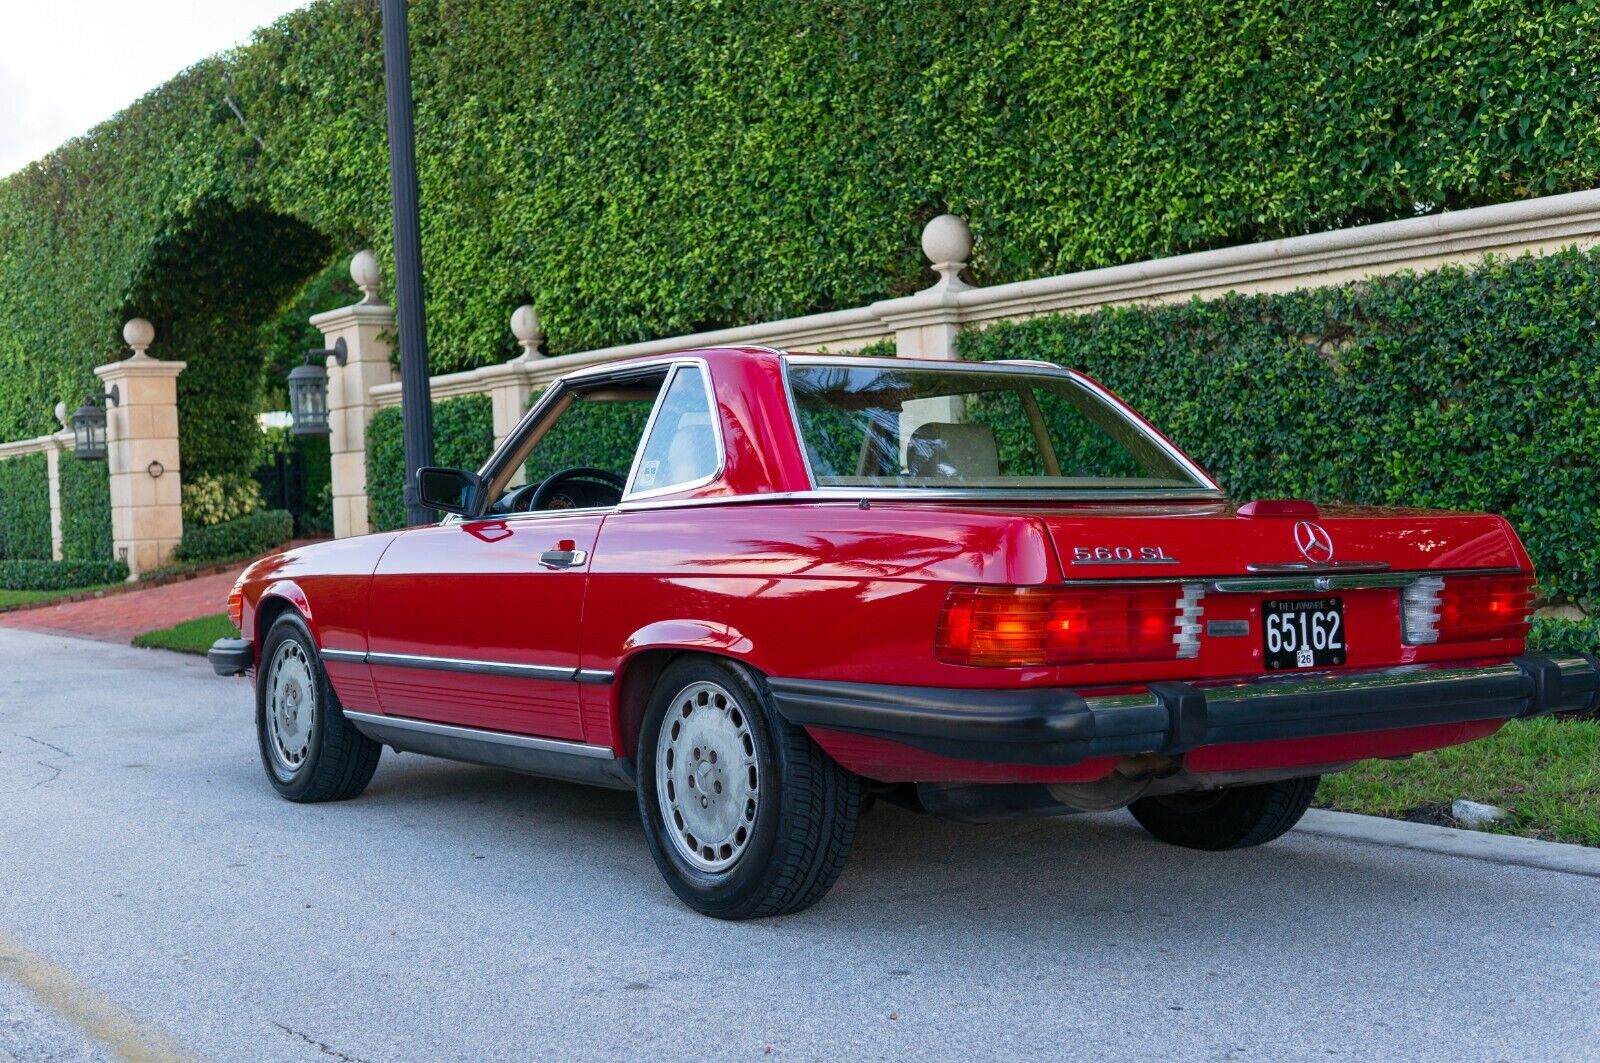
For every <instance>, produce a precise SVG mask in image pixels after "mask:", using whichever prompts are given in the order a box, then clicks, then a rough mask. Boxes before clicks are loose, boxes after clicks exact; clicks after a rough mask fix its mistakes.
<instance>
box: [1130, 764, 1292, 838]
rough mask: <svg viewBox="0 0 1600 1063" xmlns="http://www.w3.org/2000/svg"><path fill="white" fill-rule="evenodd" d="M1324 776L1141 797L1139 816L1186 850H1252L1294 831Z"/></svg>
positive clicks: (1135, 809) (1136, 814) (1151, 828)
mask: <svg viewBox="0 0 1600 1063" xmlns="http://www.w3.org/2000/svg"><path fill="white" fill-rule="evenodd" d="M1321 781H1322V779H1321V776H1317V775H1311V776H1307V777H1306V778H1303V779H1284V780H1282V781H1280V782H1269V783H1258V784H1257V785H1254V786H1225V787H1223V788H1221V789H1219V790H1206V791H1202V792H1200V793H1192V794H1167V795H1165V796H1162V797H1141V798H1140V799H1139V800H1137V801H1135V802H1134V803H1133V804H1131V805H1129V806H1128V811H1129V812H1132V813H1133V818H1134V819H1136V820H1138V821H1139V825H1140V826H1142V827H1143V828H1144V829H1145V830H1147V831H1149V832H1150V833H1151V834H1152V835H1154V836H1155V837H1156V838H1157V839H1159V840H1160V841H1164V842H1166V843H1168V844H1169V845H1181V846H1183V847H1184V848H1185V849H1206V850H1210V851H1212V852H1219V851H1221V850H1223V849H1246V848H1249V847H1250V846H1252V845H1262V844H1265V843H1266V842H1270V841H1272V839H1274V838H1276V837H1278V836H1279V835H1281V834H1283V833H1284V832H1286V831H1288V830H1289V829H1290V828H1291V827H1293V826H1294V825H1295V824H1296V823H1299V822H1300V817H1301V816H1303V815H1305V814H1306V809H1307V808H1310V807H1311V799H1312V798H1313V797H1315V796H1316V795H1317V784H1318V783H1319V782H1321Z"/></svg>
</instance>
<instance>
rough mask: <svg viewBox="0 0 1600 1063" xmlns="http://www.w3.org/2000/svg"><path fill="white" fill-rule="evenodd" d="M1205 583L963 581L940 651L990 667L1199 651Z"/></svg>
mask: <svg viewBox="0 0 1600 1063" xmlns="http://www.w3.org/2000/svg"><path fill="white" fill-rule="evenodd" d="M1200 597H1201V589H1200V587H1199V585H1197V584H1196V585H1188V584H1185V585H1179V584H1174V583H1165V584H1149V585H1140V584H1135V585H1126V586H1116V585H1112V586H1095V587H1060V588H1056V587H957V588H955V589H954V590H952V591H951V592H950V595H949V597H948V598H946V600H945V605H944V612H943V614H942V615H941V616H940V618H939V631H938V635H937V637H936V638H935V640H934V655H935V656H936V657H937V658H938V659H939V660H941V661H944V662H946V663H948V664H972V665H985V666H990V667H1018V666H1021V665H1047V664H1093V663H1099V662H1105V661H1110V662H1116V661H1172V660H1177V659H1179V658H1183V657H1192V656H1194V655H1195V653H1196V652H1197V651H1198V650H1199V645H1200V643H1199V635H1200V613H1201V606H1200Z"/></svg>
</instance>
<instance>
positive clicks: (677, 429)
mask: <svg viewBox="0 0 1600 1063" xmlns="http://www.w3.org/2000/svg"><path fill="white" fill-rule="evenodd" d="M719 458H720V451H719V448H718V443H717V429H716V425H715V424H713V422H712V409H711V397H710V392H709V390H708V388H707V386H706V379H705V374H704V373H703V372H702V371H701V369H700V367H699V366H694V365H682V366H679V367H678V368H677V369H676V370H675V371H674V372H673V374H672V379H671V380H670V381H668V383H667V387H666V390H665V391H664V392H663V393H662V396H661V403H660V405H659V406H658V407H657V408H656V413H655V419H654V420H653V421H652V422H651V423H650V429H649V434H648V435H647V436H646V437H645V441H644V449H643V450H642V451H641V452H640V454H639V463H638V465H637V466H636V467H635V469H634V471H633V480H632V482H631V483H629V484H628V491H627V493H628V494H629V495H640V494H653V493H656V492H663V491H669V490H682V489H683V488H685V487H689V486H692V485H696V484H699V483H703V482H705V481H707V480H709V479H711V478H712V477H713V476H715V475H716V474H717V467H718V465H719V464H720V461H719Z"/></svg>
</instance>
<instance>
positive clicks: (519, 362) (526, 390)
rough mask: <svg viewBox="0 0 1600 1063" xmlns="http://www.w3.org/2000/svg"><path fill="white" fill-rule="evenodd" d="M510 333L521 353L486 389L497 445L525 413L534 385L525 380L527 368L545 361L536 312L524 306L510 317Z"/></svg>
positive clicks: (542, 327)
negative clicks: (490, 403)
mask: <svg viewBox="0 0 1600 1063" xmlns="http://www.w3.org/2000/svg"><path fill="white" fill-rule="evenodd" d="M511 334H512V335H513V336H515V337H516V338H517V342H518V343H519V344H521V345H522V353H521V354H520V355H518V356H517V357H516V358H513V359H512V360H511V361H510V362H507V363H506V364H505V366H504V367H503V368H504V369H505V372H504V374H497V375H496V378H495V382H494V386H493V387H492V388H490V389H489V397H490V400H491V401H492V402H493V403H494V444H495V446H499V445H500V443H501V441H502V440H504V439H505V437H506V436H508V435H510V434H511V430H512V429H513V428H515V427H517V422H518V421H521V420H522V415H523V414H524V413H527V412H528V400H529V398H531V397H532V395H533V383H532V381H531V380H530V379H529V377H528V371H527V370H528V366H530V365H532V364H533V363H534V362H540V361H543V360H544V357H545V356H544V355H542V354H540V353H539V345H540V344H542V343H543V342H544V325H543V323H542V322H540V320H539V313H538V311H536V310H534V308H533V307H531V306H529V305H528V304H526V303H524V304H523V305H522V306H519V307H517V309H516V312H514V313H513V314H512V315H511Z"/></svg>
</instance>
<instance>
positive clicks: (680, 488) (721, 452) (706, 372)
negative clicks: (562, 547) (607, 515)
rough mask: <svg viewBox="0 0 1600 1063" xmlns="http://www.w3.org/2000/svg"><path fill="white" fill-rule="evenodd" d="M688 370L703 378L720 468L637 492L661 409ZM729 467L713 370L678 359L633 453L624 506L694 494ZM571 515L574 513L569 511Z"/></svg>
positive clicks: (700, 362)
mask: <svg viewBox="0 0 1600 1063" xmlns="http://www.w3.org/2000/svg"><path fill="white" fill-rule="evenodd" d="M685 370H693V371H694V372H697V373H699V374H700V384H701V386H702V388H703V389H704V393H705V398H706V416H707V417H708V418H709V419H710V422H711V434H712V437H713V438H715V440H716V443H717V464H716V467H715V468H713V469H712V470H711V472H709V473H707V474H706V475H704V476H697V477H695V478H694V479H692V480H684V481H682V482H681V483H675V484H667V485H666V486H664V487H651V488H648V489H646V490H643V491H635V490H633V484H634V482H635V480H636V479H637V478H638V476H639V466H640V465H641V464H642V463H643V462H644V450H645V447H646V446H648V445H649V443H650V435H651V433H653V432H654V431H655V430H656V421H657V420H658V419H659V418H660V416H661V407H662V406H664V405H666V401H667V393H668V392H670V391H671V390H672V385H673V383H675V382H676V381H677V379H678V374H679V373H682V372H684V371H685ZM727 467H728V452H727V450H726V449H725V448H724V446H723V443H722V417H721V416H720V415H719V414H718V413H717V395H716V392H715V391H714V390H713V389H712V386H711V367H710V366H708V365H707V364H706V361H705V359H704V358H682V359H678V360H677V361H676V362H675V363H674V364H673V365H672V367H671V368H670V369H668V370H667V378H666V379H665V380H663V381H662V382H661V390H660V391H659V392H657V394H656V404H655V406H654V407H652V408H651V410H650V418H649V420H647V421H645V423H644V432H643V434H641V435H640V436H639V445H638V447H637V448H635V450H634V452H633V464H632V465H630V466H629V467H628V478H627V479H626V480H625V481H623V488H622V498H621V499H620V500H619V501H618V505H621V504H622V503H623V502H635V501H638V500H640V499H645V498H659V497H660V496H662V495H675V494H680V493H682V492H684V491H693V490H696V489H698V488H701V487H704V486H706V485H707V484H711V483H715V482H716V481H717V480H719V479H721V478H722V474H723V472H724V471H725V470H726V469H727ZM568 512H571V510H568Z"/></svg>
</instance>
